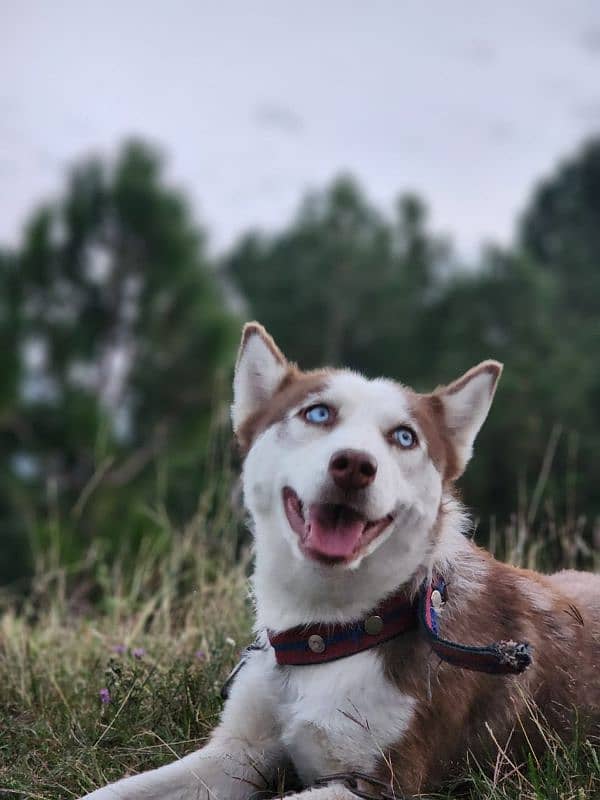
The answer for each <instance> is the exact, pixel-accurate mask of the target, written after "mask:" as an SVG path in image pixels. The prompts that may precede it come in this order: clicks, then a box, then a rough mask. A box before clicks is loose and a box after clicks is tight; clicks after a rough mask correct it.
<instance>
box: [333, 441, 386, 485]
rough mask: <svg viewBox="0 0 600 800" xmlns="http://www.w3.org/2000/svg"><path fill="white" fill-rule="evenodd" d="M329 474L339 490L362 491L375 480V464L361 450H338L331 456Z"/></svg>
mask: <svg viewBox="0 0 600 800" xmlns="http://www.w3.org/2000/svg"><path fill="white" fill-rule="evenodd" d="M329 473H330V475H331V477H332V478H333V480H334V482H335V484H336V485H337V486H339V487H340V489H364V488H365V487H367V486H368V485H369V484H370V483H373V480H374V479H375V475H376V474H377V462H376V461H375V459H374V458H373V456H370V455H369V454H368V453H365V452H363V451H362V450H338V452H337V453H334V454H333V455H332V456H331V460H330V462H329Z"/></svg>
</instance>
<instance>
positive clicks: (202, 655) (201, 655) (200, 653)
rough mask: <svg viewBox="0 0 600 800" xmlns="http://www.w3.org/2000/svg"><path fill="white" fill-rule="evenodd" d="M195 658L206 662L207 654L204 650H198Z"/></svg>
mask: <svg viewBox="0 0 600 800" xmlns="http://www.w3.org/2000/svg"><path fill="white" fill-rule="evenodd" d="M194 658H196V659H197V660H198V661H206V653H205V652H204V650H196V652H195V653H194Z"/></svg>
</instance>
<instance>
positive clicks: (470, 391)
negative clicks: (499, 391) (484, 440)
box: [442, 361, 502, 472]
mask: <svg viewBox="0 0 600 800" xmlns="http://www.w3.org/2000/svg"><path fill="white" fill-rule="evenodd" d="M486 364H489V365H490V367H491V368H492V369H491V370H490V369H486V368H485V366H486ZM482 367H483V369H482ZM501 371H502V367H501V365H500V364H498V363H497V362H495V361H493V362H484V363H483V364H480V365H479V367H475V368H474V369H473V370H471V373H472V377H471V378H470V380H468V381H465V382H464V384H463V379H461V380H460V383H461V384H463V385H462V386H461V388H460V389H458V390H457V391H455V390H453V389H452V386H450V387H449V391H446V392H443V393H442V400H443V403H444V411H445V416H446V424H447V425H448V427H449V428H450V430H451V431H452V434H453V444H454V448H455V451H456V455H457V458H458V462H459V465H460V471H461V472H462V470H464V468H465V467H466V465H467V463H468V462H469V460H470V458H471V456H472V454H473V443H474V442H475V437H476V436H477V434H478V433H479V431H480V429H481V426H482V425H483V423H484V422H485V418H486V417H487V415H488V413H489V410H490V406H491V404H492V400H493V399H494V392H495V390H496V384H497V382H498V378H499V376H500V373H501ZM468 374H469V373H467V375H468ZM465 377H466V376H465Z"/></svg>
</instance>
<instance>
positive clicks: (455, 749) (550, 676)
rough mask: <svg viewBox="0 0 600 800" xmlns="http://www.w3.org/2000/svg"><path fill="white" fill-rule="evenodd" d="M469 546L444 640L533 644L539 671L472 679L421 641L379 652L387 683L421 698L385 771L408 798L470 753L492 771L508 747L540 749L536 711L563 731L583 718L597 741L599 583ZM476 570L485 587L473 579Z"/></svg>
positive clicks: (457, 573) (444, 620) (444, 621)
mask: <svg viewBox="0 0 600 800" xmlns="http://www.w3.org/2000/svg"><path fill="white" fill-rule="evenodd" d="M471 547H472V552H471V554H470V560H469V564H468V567H467V568H466V569H467V570H468V571H466V574H465V575H463V576H462V577H461V571H464V570H465V567H464V566H463V565H462V564H460V563H459V564H456V565H455V566H454V572H453V573H452V574H450V575H448V576H447V583H448V601H447V603H446V606H445V607H444V609H443V611H442V616H441V634H442V636H444V637H446V638H450V639H452V640H453V641H459V642H461V643H464V644H479V645H481V644H489V643H491V642H492V641H499V640H502V639H515V640H526V641H528V642H529V643H530V644H531V646H532V648H533V664H532V666H531V667H530V668H529V669H528V670H527V671H526V672H525V673H523V674H522V675H520V676H510V677H499V676H494V675H486V674H482V673H477V672H470V671H468V670H463V669H459V668H457V667H453V666H450V665H449V664H445V663H441V662H440V661H439V659H437V657H436V656H434V655H432V653H431V650H430V648H429V646H428V644H427V642H426V641H424V640H423V638H422V636H420V635H419V634H418V633H415V634H411V635H410V636H403V637H399V638H398V639H395V640H393V641H391V642H389V643H387V644H385V645H384V646H383V647H382V648H381V657H382V659H383V661H384V664H385V670H386V672H387V675H388V676H389V678H390V680H392V681H393V682H394V683H395V684H396V685H397V686H398V688H399V689H400V690H401V691H402V692H406V693H407V694H408V695H411V696H413V697H415V698H417V707H416V714H415V718H414V720H413V722H412V725H411V727H410V728H409V730H408V732H407V733H406V734H405V735H404V737H403V739H402V741H401V742H400V743H399V744H398V745H397V747H395V748H393V749H392V750H391V752H390V753H388V754H386V757H387V758H388V759H389V760H388V762H387V763H385V762H383V761H382V763H381V766H380V770H379V777H381V778H382V779H384V780H390V766H391V768H392V772H393V775H394V779H395V787H396V788H397V789H399V790H401V791H404V792H407V793H417V792H422V791H431V790H433V789H435V788H436V787H437V786H438V785H439V784H440V783H441V782H442V781H443V780H447V779H448V777H450V776H451V775H452V774H453V773H456V772H457V771H458V770H459V768H460V767H461V766H464V764H465V759H466V756H467V753H468V752H469V751H470V752H471V753H473V754H474V755H475V757H476V758H477V759H478V760H479V763H482V762H483V763H485V761H486V759H488V758H489V757H490V755H491V754H493V753H494V751H497V744H500V745H501V746H502V747H504V746H505V745H507V744H508V742H509V740H510V744H511V749H512V748H515V747H518V746H519V744H522V743H524V742H526V741H529V743H530V744H532V745H533V746H534V747H536V746H537V747H538V749H542V747H543V739H542V738H541V736H540V733H539V730H538V729H537V726H536V724H535V722H534V719H533V717H532V714H531V709H532V708H537V709H538V710H539V713H540V714H541V716H542V717H543V718H544V720H545V723H548V724H549V725H550V726H551V727H553V728H554V729H556V730H559V731H561V732H565V731H569V730H571V729H572V725H573V720H574V718H575V717H576V716H577V715H579V720H580V722H582V723H583V724H586V723H587V725H589V726H590V727H591V728H593V732H594V734H595V735H598V734H600V681H599V679H598V669H600V600H599V599H598V598H600V576H593V575H589V576H585V577H584V576H583V575H582V574H581V573H570V575H569V574H565V573H559V574H558V575H557V576H551V577H544V576H542V575H539V574H537V573H535V572H531V571H528V570H521V569H516V568H514V567H510V566H507V565H506V564H502V563H499V562H497V561H495V560H494V559H493V558H491V556H489V555H488V554H487V553H486V552H485V551H482V550H480V549H479V548H477V547H476V546H475V545H471ZM471 559H472V560H471ZM474 566H475V568H476V569H481V572H482V579H483V580H484V588H483V589H482V588H480V587H478V586H477V585H475V586H473V582H472V580H470V579H469V576H470V575H471V573H472V571H473V567H474ZM453 586H454V589H453ZM469 586H471V588H468V587H469ZM582 587H583V588H582ZM488 726H489V728H488ZM490 731H491V733H490Z"/></svg>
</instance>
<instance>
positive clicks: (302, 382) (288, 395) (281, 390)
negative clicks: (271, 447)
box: [236, 364, 330, 454]
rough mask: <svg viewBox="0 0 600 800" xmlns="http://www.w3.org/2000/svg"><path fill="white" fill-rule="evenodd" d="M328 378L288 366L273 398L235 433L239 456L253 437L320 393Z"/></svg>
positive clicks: (321, 374)
mask: <svg viewBox="0 0 600 800" xmlns="http://www.w3.org/2000/svg"><path fill="white" fill-rule="evenodd" d="M329 374H330V373H328V372H327V370H316V371H315V372H302V371H301V370H299V369H298V368H297V367H296V366H295V365H294V364H289V365H288V368H287V372H286V373H285V375H284V376H283V378H282V379H281V382H280V384H279V386H278V387H277V390H276V392H275V394H274V395H273V397H272V398H271V399H270V400H269V402H268V403H264V405H263V406H262V407H261V408H260V410H259V411H257V412H256V413H255V414H251V415H250V416H249V417H248V418H247V419H246V420H244V423H243V424H242V425H241V426H240V428H239V430H238V431H237V432H236V436H237V440H238V443H239V446H240V449H241V451H242V453H243V454H245V453H247V452H248V450H249V449H250V447H251V446H252V443H253V442H254V440H255V439H256V437H257V436H258V435H259V434H261V433H262V432H263V431H265V430H266V429H267V428H268V427H269V426H270V425H273V424H274V423H276V422H279V421H281V420H282V419H283V418H284V417H285V415H286V414H287V412H288V411H289V410H290V408H293V407H294V406H296V405H298V404H299V403H301V402H302V400H303V399H304V398H305V397H307V396H308V395H309V394H312V393H313V392H319V391H321V389H322V388H323V386H324V385H325V383H326V381H327V377H328V375H329Z"/></svg>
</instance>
